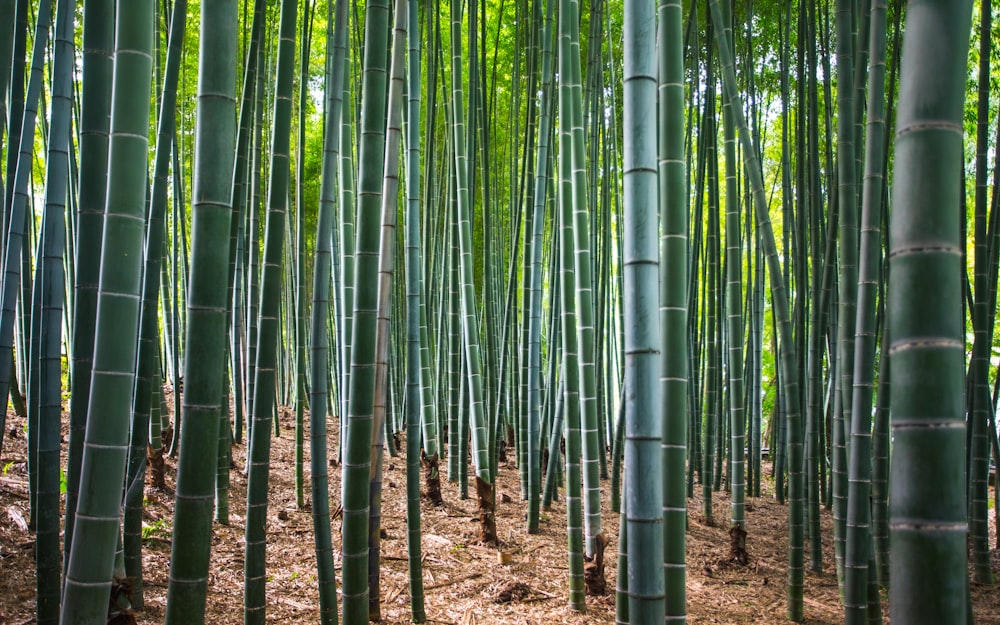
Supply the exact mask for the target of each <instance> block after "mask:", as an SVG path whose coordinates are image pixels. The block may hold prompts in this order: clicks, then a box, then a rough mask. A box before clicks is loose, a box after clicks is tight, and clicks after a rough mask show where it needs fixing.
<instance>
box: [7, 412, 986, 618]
mask: <svg viewBox="0 0 1000 625" xmlns="http://www.w3.org/2000/svg"><path fill="white" fill-rule="evenodd" d="M279 419H280V425H281V428H282V435H281V436H280V437H278V438H275V439H274V441H273V448H272V464H271V486H270V504H269V508H268V533H269V534H268V535H269V541H268V551H267V555H268V576H269V577H268V606H267V614H268V617H267V620H268V622H269V623H299V622H309V623H312V622H317V615H318V599H317V594H316V578H315V568H316V567H315V561H314V552H313V540H312V520H311V517H310V512H309V507H308V504H307V506H306V508H305V509H302V510H299V509H297V508H296V506H295V492H294V470H293V458H294V440H293V436H292V434H291V433H292V428H293V423H292V419H293V416H292V413H291V412H290V411H287V410H281V411H280V417H279ZM335 436H336V434H335V430H334V429H331V439H330V440H336V438H335ZM306 440H308V437H307V439H306ZM403 447H404V449H405V445H404V446H403ZM245 455H246V449H245V447H244V446H238V447H236V448H234V452H233V461H234V465H235V466H236V467H237V468H236V469H234V470H233V471H232V473H231V487H232V492H231V504H230V506H231V512H232V515H231V523H230V525H228V526H224V525H218V524H216V526H215V537H214V540H213V553H212V565H211V568H210V582H209V583H210V589H209V599H208V601H209V603H208V606H207V617H206V622H208V623H213V624H217V625H230V624H233V625H236V624H241V623H242V622H243V611H242V579H243V542H242V541H243V529H244V526H243V523H244V519H243V514H244V504H245V495H246V485H247V481H246V477H245V476H244V475H243V473H242V468H243V465H244V462H245ZM0 462H2V465H3V474H2V476H0V516H2V520H0V625H22V624H25V625H27V624H28V623H32V622H34V620H33V613H34V607H35V606H34V603H35V602H34V597H35V589H34V576H33V575H32V574H31V571H32V569H33V567H34V564H33V546H34V541H33V536H32V534H31V533H30V532H29V531H28V530H27V528H26V527H22V521H23V520H24V519H26V518H27V514H28V513H27V510H28V501H27V477H26V473H25V440H24V419H23V418H19V417H17V416H16V415H14V413H13V412H9V413H8V415H7V436H6V438H5V442H4V451H3V458H2V461H0ZM405 468H406V467H405V461H404V459H403V457H402V456H400V457H398V458H391V457H386V460H385V475H384V478H383V486H384V493H383V499H382V500H383V513H382V527H383V530H384V532H385V538H384V539H383V541H382V583H381V588H382V617H383V622H385V623H394V624H395V623H399V624H402V623H408V622H409V617H410V615H409V596H408V585H407V560H406V553H407V552H406V531H405V529H406V524H405V505H406V497H405V494H406V493H405ZM175 470H176V463H175V460H174V459H172V458H167V459H166V483H167V486H168V488H170V487H172V486H173V483H174V478H175ZM307 471H308V470H307ZM500 473H501V475H500V478H499V480H498V482H499V483H498V485H497V492H496V501H497V502H498V504H497V510H496V522H497V534H498V537H499V539H500V541H501V548H500V550H499V551H498V550H497V549H496V548H495V547H489V546H486V545H483V544H480V543H479V538H480V531H479V529H480V528H479V520H480V519H479V510H478V507H477V504H476V500H475V499H465V500H461V499H459V498H458V488H457V485H456V484H453V483H451V482H448V481H446V480H444V481H443V483H442V487H443V488H442V490H443V493H442V494H443V497H444V500H445V503H444V505H443V506H434V505H432V504H431V502H430V501H428V500H426V499H425V500H424V501H423V512H422V530H423V554H424V555H423V562H424V590H425V595H426V598H425V605H426V610H427V616H428V621H429V622H431V623H441V624H443V623H450V624H455V625H472V624H474V623H509V624H518V625H536V624H541V623H545V622H555V623H613V622H614V613H615V610H614V607H615V600H614V587H615V579H616V568H617V556H616V554H617V550H618V519H619V517H618V515H617V514H613V513H611V512H610V505H609V503H608V492H607V491H608V489H605V493H604V496H605V499H604V511H605V512H604V533H605V535H606V537H607V538H608V547H607V552H606V554H605V568H606V575H607V582H608V583H607V586H608V590H609V594H607V595H605V596H603V597H588V598H587V613H586V614H579V613H576V612H573V611H572V610H571V609H570V608H569V607H568V606H567V590H566V588H567V570H568V569H567V562H566V555H565V554H566V531H565V513H566V508H565V502H564V500H563V499H562V498H561V497H560V499H559V500H557V501H556V502H554V504H553V507H552V510H551V511H548V512H546V513H543V515H542V521H541V524H540V531H539V533H538V534H536V535H528V534H527V532H526V530H525V523H524V516H525V510H526V506H525V505H524V502H522V500H521V497H520V486H519V481H518V476H517V470H516V468H515V467H514V466H513V465H512V464H511V463H507V464H505V465H502V466H501V472H500ZM330 478H331V484H330V493H331V494H332V506H331V509H332V510H336V509H337V504H338V503H339V499H340V497H339V493H340V472H339V470H337V469H331V472H330ZM770 488H771V485H770V484H766V485H765V490H767V491H770ZM696 490H698V491H699V495H697V496H696V497H694V498H693V499H691V500H690V501H689V509H690V523H689V530H688V534H687V564H688V582H687V589H688V615H689V616H688V622H689V623H692V624H699V625H700V624H708V623H721V624H735V623H757V624H765V625H767V624H777V623H787V620H786V618H785V579H786V575H787V568H786V567H787V556H786V553H787V531H786V528H787V508H786V507H785V506H783V505H781V504H778V503H777V502H776V501H775V500H774V497H773V495H772V494H771V492H767V493H766V494H765V495H764V496H763V497H760V498H756V499H753V500H751V501H749V502H748V503H749V504H750V505H749V506H748V511H747V530H748V532H749V535H748V536H747V537H746V543H745V544H746V551H747V553H748V555H749V561H748V564H746V565H743V564H740V563H738V562H736V561H732V560H731V558H730V554H731V548H732V547H731V545H732V544H733V539H732V538H731V537H730V535H729V532H728V529H729V528H728V527H726V526H725V524H722V523H720V524H719V525H717V526H710V525H708V524H706V523H705V522H704V517H703V516H702V514H701V512H700V510H701V497H700V488H697V489H696ZM308 493H309V487H308V485H306V496H307V499H308ZM146 497H147V507H146V512H145V524H146V525H147V533H148V534H149V537H148V538H147V539H146V541H145V551H144V563H145V564H144V576H145V589H146V590H145V597H146V609H145V611H144V612H142V613H140V614H138V615H137V617H138V622H139V623H150V624H152V623H162V622H163V614H164V602H165V600H166V592H167V572H168V565H169V556H170V527H171V509H172V507H173V497H172V495H170V494H169V492H164V491H161V490H157V489H152V488H147V493H146ZM714 509H715V514H716V518H719V519H724V518H726V517H727V516H728V497H727V496H726V495H725V494H724V493H716V498H715V502H714ZM992 520H993V519H992V514H991V536H992V538H991V544H993V545H995V544H996V529H995V527H992ZM822 523H823V532H824V537H831V536H832V529H831V519H830V515H829V513H828V512H826V511H824V513H823V520H822ZM333 530H334V534H333V539H334V544H335V545H338V544H339V542H340V521H339V519H335V520H334V521H333ZM831 541H832V539H826V542H825V543H824V545H823V547H824V558H825V559H824V573H822V574H815V573H811V572H807V574H806V586H805V613H806V623H810V624H814V625H834V624H836V623H841V622H843V612H842V610H841V608H840V605H839V597H838V591H837V582H836V577H835V574H834V572H833V571H834V565H833V547H832V544H831ZM993 561H994V570H995V571H997V572H998V573H1000V554H998V553H997V552H996V551H994V552H993ZM928 565H929V566H933V563H928ZM339 573H340V572H339V568H338V575H339ZM972 592H973V602H974V606H975V611H976V622H977V623H978V624H980V625H1000V587H996V586H994V587H983V586H973V590H972ZM885 622H888V615H887V610H886V616H885Z"/></svg>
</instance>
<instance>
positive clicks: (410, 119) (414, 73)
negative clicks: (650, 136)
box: [404, 0, 436, 623]
mask: <svg viewBox="0 0 1000 625" xmlns="http://www.w3.org/2000/svg"><path fill="white" fill-rule="evenodd" d="M406 9H407V16H406V17H407V24H406V29H407V33H408V37H409V38H408V39H407V57H406V60H407V74H406V78H407V81H408V82H407V91H406V95H407V100H406V102H407V115H406V126H405V132H406V218H405V227H406V232H405V235H404V244H405V247H406V259H405V272H406V399H405V401H406V528H407V532H406V548H407V556H408V558H409V579H410V615H411V620H412V621H413V622H414V623H423V622H424V621H426V620H427V613H426V610H425V609H424V581H423V565H422V563H421V546H420V431H421V425H422V423H423V422H424V419H423V418H422V415H421V413H422V411H423V406H424V400H423V396H424V394H427V395H430V394H431V389H430V388H426V387H424V386H423V380H422V376H423V371H424V367H423V363H422V359H423V355H424V353H423V349H422V345H421V332H420V326H421V324H420V311H421V302H422V297H421V295H422V289H423V272H422V270H421V266H422V263H421V259H420V204H421V202H420V72H421V67H422V63H421V49H420V23H419V3H418V2H417V0H408V3H407V7H406ZM435 453H436V452H435Z"/></svg>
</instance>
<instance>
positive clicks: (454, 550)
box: [451, 543, 465, 553]
mask: <svg viewBox="0 0 1000 625" xmlns="http://www.w3.org/2000/svg"><path fill="white" fill-rule="evenodd" d="M462 549H465V545H463V544H462V543H455V544H454V545H452V546H451V552H452V553H458V552H459V551H461V550H462Z"/></svg>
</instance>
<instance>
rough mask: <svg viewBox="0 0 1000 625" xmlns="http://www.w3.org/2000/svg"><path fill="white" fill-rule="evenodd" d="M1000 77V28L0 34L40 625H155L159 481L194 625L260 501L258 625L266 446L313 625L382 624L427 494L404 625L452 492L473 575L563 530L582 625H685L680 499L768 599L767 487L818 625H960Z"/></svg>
mask: <svg viewBox="0 0 1000 625" xmlns="http://www.w3.org/2000/svg"><path fill="white" fill-rule="evenodd" d="M994 40H1000V39H997V34H996V32H995V28H994V25H993V20H992V6H991V0H979V1H978V2H970V1H968V0H965V1H952V2H945V1H944V0H911V1H910V2H907V3H905V6H904V3H902V2H900V1H899V0H893V1H892V2H890V1H889V0H814V1H806V0H798V1H796V2H793V1H792V0H787V1H785V2H781V1H778V0H758V1H756V2H754V1H752V0H746V1H743V0H706V1H704V2H702V1H700V0H695V1H692V0H683V1H682V0H657V2H655V3H654V2H652V1H647V2H636V1H634V0H590V1H589V2H580V0H465V1H464V2H454V1H453V2H442V1H441V0H426V1H423V2H418V1H417V0H393V1H392V2H391V3H390V2H389V0H367V1H366V2H364V3H349V2H347V0H327V1H326V2H320V1H318V0H280V2H265V1H264V0H253V2H250V0H244V1H243V2H242V3H240V2H237V1H236V0H217V1H215V2H207V1H202V2H197V1H189V0H172V1H171V0H162V1H160V2H154V1H153V0H117V1H114V0H79V1H77V2H73V1H71V0H0V121H2V124H0V157H2V162H0V188H2V189H3V212H2V224H0V225H2V232H3V237H2V248H0V250H2V254H0V258H2V262H3V286H2V293H0V396H2V397H3V398H4V402H8V401H9V402H10V405H11V408H12V409H13V410H15V411H16V412H17V413H18V414H21V415H27V420H28V428H27V437H28V459H27V462H28V465H27V470H28V475H29V483H30V496H31V501H30V505H31V508H30V523H31V528H32V530H33V531H34V533H35V555H36V573H37V575H36V579H37V612H36V618H37V622H38V623H39V624H49V623H63V624H65V625H68V624H70V623H72V624H78V623H79V624H84V623H94V624H97V623H105V622H107V621H108V619H109V608H108V605H109V593H110V592H111V589H112V585H113V584H115V587H117V585H118V584H119V583H120V582H121V581H122V580H124V579H126V578H128V579H129V580H130V583H131V585H132V599H131V603H130V604H129V605H120V606H119V607H118V608H116V609H120V610H126V611H127V610H132V609H142V607H143V588H142V540H141V535H140V529H141V519H142V506H143V491H144V488H146V484H147V482H149V484H151V485H152V486H156V485H161V486H162V484H163V479H164V471H165V460H164V458H165V456H166V457H171V458H174V459H175V460H173V461H172V462H173V463H175V464H176V494H175V504H174V515H175V516H174V524H173V527H174V529H173V532H174V533H173V543H172V544H173V552H172V557H171V565H170V577H169V588H168V594H167V605H166V610H165V615H166V616H165V619H166V622H167V623H168V624H170V623H173V624H188V623H202V622H204V620H205V604H206V597H207V593H208V587H207V574H208V567H209V557H210V553H211V544H212V533H213V530H212V527H213V524H228V523H229V520H230V512H229V497H230V494H229V475H230V472H231V471H234V470H243V471H245V472H246V473H247V475H248V488H247V501H246V509H247V514H246V536H245V565H244V566H245V570H244V579H245V594H244V606H245V614H244V622H245V623H248V624H257V623H264V622H265V619H266V614H267V601H266V597H267V593H266V586H267V579H268V573H267V570H266V566H265V555H266V550H267V533H266V520H267V514H268V511H267V506H268V483H269V473H268V472H269V467H270V463H269V460H270V450H271V440H272V437H273V436H275V435H281V436H285V435H291V436H294V437H295V440H296V446H297V453H296V463H297V474H296V475H297V479H296V489H297V492H296V494H295V497H296V501H297V503H298V505H299V506H300V507H304V506H306V505H307V503H308V505H310V506H311V511H312V516H313V535H314V538H315V549H316V577H315V579H316V580H317V582H316V595H317V597H318V605H319V606H320V610H319V614H320V620H321V622H322V623H324V624H332V623H337V622H343V623H346V624H349V625H350V624H357V623H365V622H368V621H369V620H378V619H379V618H380V589H379V565H380V561H379V558H380V555H379V554H380V546H379V540H380V537H379V527H380V515H381V501H382V471H383V468H384V466H385V459H384V456H385V454H392V455H396V454H400V453H401V454H403V455H404V456H405V458H406V474H407V475H406V492H407V499H408V504H407V525H408V529H409V532H408V536H407V541H408V550H409V551H408V554H409V557H408V562H409V575H410V587H409V600H410V606H411V615H412V620H413V621H414V622H418V623H419V622H423V621H425V620H426V618H427V615H426V610H425V606H424V590H423V586H422V584H423V576H422V571H421V525H420V519H421V509H426V508H427V507H428V506H433V505H438V504H440V503H441V501H442V498H443V497H446V496H450V494H451V493H456V494H457V496H459V497H462V498H468V497H475V498H476V501H477V505H478V510H479V518H478V520H479V523H480V535H481V540H482V541H483V542H484V543H486V544H493V545H497V544H498V542H499V538H498V530H497V528H498V526H501V527H504V526H506V527H510V526H518V531H523V532H527V533H535V532H538V530H539V527H540V524H542V523H565V530H566V536H567V540H566V563H567V570H568V573H567V574H568V584H567V585H568V589H569V592H568V596H567V597H566V598H565V599H566V601H567V602H568V605H569V607H570V608H571V609H573V610H580V611H583V610H585V609H586V605H587V600H586V596H587V595H588V594H604V593H606V592H609V589H608V584H609V583H611V584H613V585H614V587H616V588H617V593H618V597H617V611H618V621H619V622H630V623H660V622H664V621H666V622H670V623H682V622H684V621H685V619H686V611H687V606H686V595H685V583H686V570H685V531H686V523H687V510H688V506H689V505H692V504H691V503H690V501H691V499H690V498H691V497H693V495H694V493H695V488H696V487H697V488H699V489H700V491H701V493H702V495H701V502H702V503H701V510H699V513H700V514H701V515H703V517H704V518H705V520H706V521H707V522H708V523H715V524H720V525H723V526H725V527H728V528H731V529H730V535H731V536H732V537H733V540H732V544H731V545H720V546H719V550H720V557H722V556H723V555H725V554H726V553H728V556H729V557H731V558H733V559H735V560H737V561H739V562H741V563H743V564H745V563H746V561H747V558H748V557H750V556H751V555H752V541H750V542H748V541H747V537H748V535H749V536H752V535H753V532H754V527H753V518H752V516H748V515H747V514H746V510H747V504H748V503H750V502H751V501H752V500H753V498H757V497H760V496H761V493H762V487H763V486H764V485H765V484H768V483H770V484H771V485H772V487H771V492H773V493H774V496H775V497H776V498H777V499H778V500H779V501H780V502H782V503H783V504H785V505H786V507H787V514H788V528H789V530H788V536H787V539H788V550H787V557H788V578H787V580H785V584H786V586H787V608H786V610H787V617H788V619H789V620H791V621H797V622H801V621H803V620H804V619H805V618H806V617H807V616H808V610H807V608H806V605H805V602H804V600H803V584H804V578H805V572H806V568H807V567H808V569H809V570H812V571H821V570H824V569H827V568H829V567H834V568H835V570H836V572H837V579H838V582H839V584H840V596H841V600H842V605H843V610H844V618H845V620H846V622H848V623H851V624H857V625H861V624H865V623H872V622H881V620H880V619H881V614H882V613H883V611H885V610H888V611H889V613H890V615H891V617H892V620H893V622H900V623H928V624H929V623H935V624H936V623H943V622H949V623H957V622H969V623H971V622H973V619H974V616H975V615H974V614H973V612H972V608H971V605H970V603H969V599H968V595H969V584H970V583H980V584H983V583H992V582H993V580H992V572H991V569H990V561H989V556H990V547H991V546H990V545H989V532H988V527H989V515H990V514H991V512H990V507H991V506H990V505H989V502H988V493H989V490H988V481H989V478H990V476H989V472H990V470H991V469H990V467H991V459H992V460H993V461H994V462H995V464H1000V462H997V461H998V460H1000V444H998V438H997V426H996V419H995V406H996V405H997V394H998V389H1000V378H998V377H997V375H996V367H995V356H994V351H993V350H994V344H995V339H994V331H993V330H994V320H995V317H996V300H997V293H996V285H997V267H998V257H1000V239H998V232H1000V230H998V219H997V215H998V214H1000V213H998V211H997V202H996V198H997V197H998V196H997V193H996V191H997V187H998V185H1000V178H998V173H997V172H998V167H997V163H996V162H991V159H995V155H996V150H997V141H998V138H1000V129H998V128H1000V127H998V126H997V122H996V120H997V94H996V90H995V88H994V89H993V91H992V92H991V86H992V85H995V84H998V83H997V80H996V77H997V75H998V69H997V67H996V66H995V63H993V61H992V58H993V57H994V56H996V55H997V54H998V51H996V50H994V46H993V45H992V42H993V41H994ZM890 372H891V373H890ZM166 387H170V388H174V389H176V391H177V392H175V393H173V394H172V396H171V397H172V402H173V405H172V406H170V405H168V402H167V395H165V394H164V392H163V389H164V388H166ZM64 398H68V399H65V401H64ZM279 406H290V407H291V408H292V410H293V411H294V412H295V424H296V425H295V431H294V433H285V432H279V430H278V422H277V420H276V419H275V415H276V412H277V409H278V407H279ZM307 413H308V419H307V418H306V414H307ZM5 414H6V411H0V425H3V420H4V419H5V416H4V415H5ZM171 415H172V416H171ZM63 427H65V428H67V431H68V432H69V435H68V438H67V440H66V441H65V445H64V444H63V442H62V441H61V439H60V432H61V428H63ZM7 429H8V428H7V427H0V445H2V443H3V438H2V437H3V436H4V434H5V432H6V431H7ZM307 437H308V438H307ZM400 440H405V447H403V448H397V444H396V442H397V441H400ZM235 445H246V449H247V453H246V458H247V462H246V466H243V467H235V466H233V462H232V458H231V450H232V448H233V446H235ZM2 453H3V452H2V448H0V458H2ZM61 453H62V454H64V455H65V458H66V461H65V464H63V462H61V461H60V454H61ZM501 455H504V456H507V455H509V456H510V457H512V458H513V463H501V462H499V457H500V456H501ZM762 459H763V461H762ZM307 462H308V465H307ZM330 467H337V468H338V470H340V471H341V478H342V485H343V486H342V489H341V492H331V488H330V483H329V474H328V471H329V470H330ZM506 467H516V469H510V470H516V471H517V473H518V479H519V483H520V488H521V493H520V494H521V497H522V499H523V500H524V501H525V502H526V510H527V515H526V517H525V518H524V519H523V520H522V519H520V517H519V515H513V514H505V513H506V512H507V511H506V510H505V506H504V505H502V504H501V505H498V503H497V493H496V480H497V476H498V472H499V471H500V470H501V469H504V470H507V469H506ZM60 476H64V477H63V479H62V480H61V477H60ZM442 479H444V480H446V481H448V482H454V483H455V488H454V490H453V489H448V490H447V491H442V486H441V481H442ZM307 483H308V485H309V487H308V489H307V488H306V484H307ZM559 489H562V490H563V496H564V497H565V501H566V508H567V515H566V519H565V520H558V519H545V520H543V516H542V511H543V510H547V509H548V508H549V506H550V505H551V502H552V500H553V498H554V497H555V496H556V494H557V491H558V490H559ZM722 489H726V490H727V491H728V492H729V494H730V496H729V501H730V502H731V505H730V509H729V510H728V511H725V510H719V509H718V507H713V501H714V500H715V499H718V496H717V493H718V492H719V491H720V490H722ZM606 490H610V492H611V506H610V509H608V508H605V509H602V503H601V501H602V499H601V495H602V492H603V491H606ZM61 504H62V505H63V506H64V509H65V515H64V517H61V516H60V505H61ZM338 508H339V509H340V510H341V511H342V520H341V521H340V523H341V533H342V542H341V543H339V544H337V543H334V541H333V539H332V532H331V526H332V524H333V523H335V522H336V521H334V520H333V518H332V517H333V514H332V513H331V510H336V509H338ZM822 508H828V509H832V513H833V518H834V524H833V533H832V535H824V534H823V533H822V531H821V529H820V523H819V519H820V510H821V509H822ZM992 508H993V510H994V513H996V511H1000V505H994V506H992ZM611 514H620V515H621V519H622V522H621V524H620V534H619V535H618V536H609V535H608V533H607V532H606V530H605V529H604V528H605V525H604V523H603V521H604V520H606V519H608V518H609V517H608V515H611ZM60 528H62V531H61V529H60ZM60 538H62V540H60ZM831 541H832V543H833V545H834V547H835V554H836V558H835V561H834V562H825V561H824V560H823V552H822V549H821V547H822V545H823V544H825V543H829V542H831ZM609 545H615V546H616V547H617V550H618V553H617V554H613V553H605V550H606V548H607V547H608V546H609ZM727 550H728V551H727ZM615 555H617V557H618V562H619V564H618V567H617V571H618V579H617V581H615V580H611V581H610V582H609V580H607V579H606V575H605V565H604V562H605V560H606V559H608V558H611V557H614V556H615ZM335 560H336V561H339V563H340V565H341V568H340V574H339V579H337V577H338V575H336V573H335V572H336V571H337V570H338V569H337V567H336V566H335ZM969 562H971V568H969V569H967V564H968V563H969ZM928 563H933V566H929V565H928ZM967 571H971V573H968V572H967ZM881 589H887V590H888V594H887V595H885V594H882V593H880V590H881ZM886 596H887V597H888V604H889V606H888V608H887V607H886V606H885V605H882V604H881V601H882V600H883V598H884V597H886ZM112 603H113V604H114V602H112Z"/></svg>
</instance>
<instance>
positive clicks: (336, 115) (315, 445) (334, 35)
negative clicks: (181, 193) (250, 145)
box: [309, 0, 347, 625]
mask: <svg viewBox="0 0 1000 625" xmlns="http://www.w3.org/2000/svg"><path fill="white" fill-rule="evenodd" d="M346 39H347V0H337V2H336V8H335V9H333V11H332V12H330V11H328V15H327V42H328V51H327V76H326V85H325V87H326V110H325V113H326V118H325V123H324V128H323V173H322V177H321V178H320V204H319V213H318V216H317V221H316V244H315V253H314V260H313V267H314V269H313V300H312V313H311V314H312V327H311V330H310V331H311V336H310V339H311V345H310V348H311V350H312V358H311V359H310V361H309V376H310V377H309V391H310V396H309V408H310V412H309V418H310V424H309V429H310V447H309V454H310V462H311V465H310V475H311V487H312V519H313V534H314V536H315V543H316V577H317V581H318V585H319V607H320V623H321V624H322V625H336V623H337V620H338V618H337V586H336V577H335V575H336V574H335V569H334V566H333V538H332V536H331V531H330V492H329V474H328V466H329V465H328V463H327V427H326V424H327V419H328V417H329V413H330V406H331V403H332V402H331V399H330V392H329V386H330V385H329V382H328V379H329V361H330V359H329V351H330V333H329V329H328V326H327V319H328V316H329V312H330V282H331V273H332V271H333V266H332V265H333V263H332V257H333V251H332V249H331V240H332V239H333V238H334V237H333V231H334V227H335V226H334V218H335V216H336V214H335V211H336V186H337V184H336V176H337V166H338V163H339V158H338V154H337V150H338V149H339V147H340V130H341V124H340V113H341V106H342V103H343V101H342V100H341V99H340V97H339V96H340V94H341V93H342V89H343V87H342V85H343V80H344V53H345V47H344V42H345V41H346ZM338 43H339V45H338Z"/></svg>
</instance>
